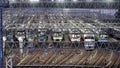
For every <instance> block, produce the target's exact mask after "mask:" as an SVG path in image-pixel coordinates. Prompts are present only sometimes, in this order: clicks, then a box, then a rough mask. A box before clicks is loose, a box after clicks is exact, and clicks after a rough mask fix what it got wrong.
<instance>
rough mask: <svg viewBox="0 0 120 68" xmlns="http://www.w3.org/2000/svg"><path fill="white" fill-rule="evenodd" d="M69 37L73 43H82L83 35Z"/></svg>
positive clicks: (73, 34)
mask: <svg viewBox="0 0 120 68" xmlns="http://www.w3.org/2000/svg"><path fill="white" fill-rule="evenodd" d="M69 37H70V41H71V42H75V41H77V42H80V41H81V35H80V34H76V33H72V34H70V35H69Z"/></svg>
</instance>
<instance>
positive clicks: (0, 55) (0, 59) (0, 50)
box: [0, 0, 3, 68]
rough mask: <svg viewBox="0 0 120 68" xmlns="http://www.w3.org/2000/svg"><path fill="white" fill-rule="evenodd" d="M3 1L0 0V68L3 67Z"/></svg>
mask: <svg viewBox="0 0 120 68" xmlns="http://www.w3.org/2000/svg"><path fill="white" fill-rule="evenodd" d="M2 9H3V3H2V0H0V68H3V26H2V23H3V22H2Z"/></svg>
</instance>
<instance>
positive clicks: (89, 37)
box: [85, 36, 95, 39]
mask: <svg viewBox="0 0 120 68" xmlns="http://www.w3.org/2000/svg"><path fill="white" fill-rule="evenodd" d="M85 39H95V38H94V37H91V36H88V37H85Z"/></svg>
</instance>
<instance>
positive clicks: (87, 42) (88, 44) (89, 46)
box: [83, 34, 95, 50]
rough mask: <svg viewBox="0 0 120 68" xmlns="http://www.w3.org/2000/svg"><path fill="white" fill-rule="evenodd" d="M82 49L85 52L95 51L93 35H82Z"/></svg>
mask: <svg viewBox="0 0 120 68" xmlns="http://www.w3.org/2000/svg"><path fill="white" fill-rule="evenodd" d="M83 38H84V47H85V49H86V50H93V49H95V35H94V34H84V36H83Z"/></svg>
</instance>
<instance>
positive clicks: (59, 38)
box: [53, 32, 63, 41]
mask: <svg viewBox="0 0 120 68" xmlns="http://www.w3.org/2000/svg"><path fill="white" fill-rule="evenodd" d="M53 40H54V41H62V40H63V34H62V33H60V32H56V33H54V34H53Z"/></svg>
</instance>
